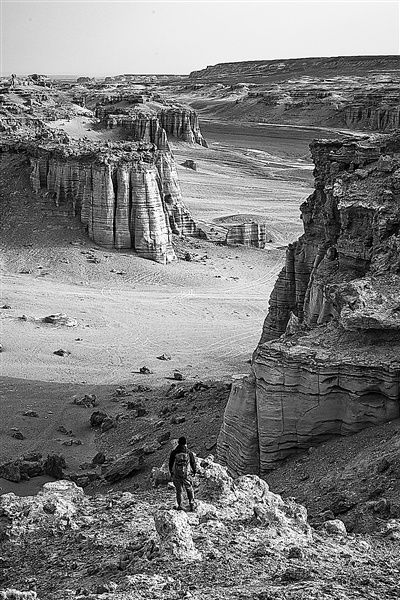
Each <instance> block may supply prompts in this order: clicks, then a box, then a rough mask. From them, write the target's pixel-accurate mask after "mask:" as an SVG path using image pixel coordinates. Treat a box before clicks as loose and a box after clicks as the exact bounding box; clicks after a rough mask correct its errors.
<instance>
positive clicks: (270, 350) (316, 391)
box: [218, 134, 400, 475]
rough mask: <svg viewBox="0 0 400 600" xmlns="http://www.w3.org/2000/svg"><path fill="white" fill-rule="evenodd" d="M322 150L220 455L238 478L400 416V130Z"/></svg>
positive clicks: (319, 146) (229, 414)
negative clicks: (300, 224) (300, 232)
mask: <svg viewBox="0 0 400 600" xmlns="http://www.w3.org/2000/svg"><path fill="white" fill-rule="evenodd" d="M311 150H312V154H313V158H314V162H315V171H314V175H315V191H314V193H313V194H312V195H311V196H310V197H309V198H308V199H307V201H306V202H305V203H304V204H303V205H302V207H301V211H302V219H303V223H304V235H303V236H302V237H301V238H299V239H298V240H297V241H296V242H295V243H294V244H291V245H290V246H289V248H288V250H287V255H286V265H285V267H284V268H283V270H282V272H281V273H280V275H279V277H278V280H277V282H276V284H275V288H274V290H273V292H272V294H271V298H270V307H269V313H268V316H267V318H266V320H265V323H264V329H263V333H262V337H261V340H260V343H259V345H258V347H257V349H256V351H255V353H254V356H253V362H252V375H251V376H250V377H249V378H246V379H245V380H243V381H240V382H237V383H236V384H234V386H233V389H232V393H231V396H230V399H229V401H228V404H227V407H226V411H225V415H224V421H223V426H222V429H221V433H220V437H219V441H218V458H219V460H221V462H223V464H226V465H228V467H229V471H230V472H231V473H233V474H236V475H237V474H241V473H248V472H252V473H261V474H262V475H263V474H266V473H267V472H268V471H269V470H270V469H271V468H273V467H274V465H276V463H277V461H279V460H281V459H283V458H285V457H286V456H288V455H290V454H293V453H294V452H297V451H299V450H304V449H305V448H308V447H309V446H311V445H313V444H315V443H316V442H319V441H322V440H325V439H327V438H328V437H329V436H332V435H334V434H344V435H345V434H349V433H353V432H356V431H359V430H361V429H362V428H364V427H367V426H369V425H373V424H376V423H380V422H383V421H388V420H391V419H393V418H396V417H398V416H399V407H400V403H399V399H400V390H399V380H400V212H399V205H400V135H399V134H393V135H390V136H389V135H388V136H374V137H371V138H364V139H361V140H354V139H351V140H350V139H347V140H344V141H337V140H331V141H323V140H322V141H316V142H314V143H313V144H312V145H311Z"/></svg>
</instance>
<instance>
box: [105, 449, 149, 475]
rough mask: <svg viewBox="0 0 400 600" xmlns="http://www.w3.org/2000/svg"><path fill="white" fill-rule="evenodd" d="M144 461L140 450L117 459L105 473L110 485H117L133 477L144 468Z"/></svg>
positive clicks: (132, 451)
mask: <svg viewBox="0 0 400 600" xmlns="http://www.w3.org/2000/svg"><path fill="white" fill-rule="evenodd" d="M143 464H144V459H143V455H142V454H141V453H140V450H139V449H135V450H131V451H130V452H126V453H125V454H123V455H122V456H120V457H119V458H117V459H116V460H115V461H114V462H113V464H112V465H111V466H110V467H108V468H107V469H106V470H105V472H104V477H105V479H106V480H107V481H108V482H109V483H115V482H116V481H120V480H121V479H124V478H125V477H129V476H130V475H133V474H134V473H136V472H137V471H140V470H141V468H142V467H143Z"/></svg>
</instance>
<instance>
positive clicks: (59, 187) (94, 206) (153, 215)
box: [2, 139, 196, 263]
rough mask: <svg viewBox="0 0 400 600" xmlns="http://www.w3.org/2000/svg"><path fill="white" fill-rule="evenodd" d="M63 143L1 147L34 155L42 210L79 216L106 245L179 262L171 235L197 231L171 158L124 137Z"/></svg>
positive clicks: (35, 182) (34, 174) (6, 144)
mask: <svg viewBox="0 0 400 600" xmlns="http://www.w3.org/2000/svg"><path fill="white" fill-rule="evenodd" d="M65 142H66V143H62V144H60V143H59V142H57V141H54V140H53V141H48V142H46V141H42V142H31V143H29V142H27V143H16V142H15V141H14V142H13V141H11V140H8V142H7V141H5V142H3V145H2V150H3V152H21V153H25V154H26V155H27V156H29V158H30V162H31V166H32V174H31V181H32V186H33V188H34V190H35V191H36V192H40V193H41V195H42V198H43V208H44V210H45V212H50V213H56V214H58V215H64V216H67V217H69V216H76V215H78V216H80V219H81V221H82V223H84V224H85V225H86V226H87V229H88V234H89V237H90V238H91V239H93V240H94V241H95V242H96V243H98V244H99V245H101V246H105V247H115V248H134V249H135V251H136V252H137V253H138V254H139V255H140V256H143V257H144V258H148V259H151V260H155V261H157V262H163V263H168V262H170V261H171V260H174V259H175V252H174V250H173V247H172V233H174V234H176V235H186V234H193V233H194V232H195V231H196V225H195V223H194V221H193V219H192V217H191V215H190V213H189V212H188V210H187V208H186V207H185V205H184V203H183V201H182V196H181V192H180V187H179V182H178V176H177V172H176V166H175V162H174V160H173V158H172V155H171V154H170V153H168V152H163V151H159V150H156V149H155V148H154V146H149V145H147V146H146V145H140V144H133V143H130V144H129V143H126V142H125V143H124V142H121V143H117V144H114V145H112V144H108V145H100V144H90V143H85V142H71V141H69V140H68V139H67V140H65Z"/></svg>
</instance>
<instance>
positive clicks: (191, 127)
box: [95, 103, 207, 149]
mask: <svg viewBox="0 0 400 600" xmlns="http://www.w3.org/2000/svg"><path fill="white" fill-rule="evenodd" d="M153 104H154V103H153ZM95 114H96V117H98V118H99V119H100V120H101V121H102V124H103V125H104V126H105V127H107V128H108V129H113V128H115V127H120V128H122V129H123V130H124V133H125V134H126V135H127V136H128V137H129V138H130V139H132V140H135V141H146V142H151V143H153V144H156V146H157V147H158V148H160V149H167V148H168V137H174V138H176V139H178V140H182V141H184V142H189V143H191V144H199V145H200V146H205V147H207V142H206V141H205V139H204V138H203V136H202V134H201V131H200V126H199V120H198V117H197V114H196V112H195V111H194V110H191V109H189V108H184V107H176V106H172V107H159V106H158V105H157V107H153V106H152V105H149V104H146V105H145V107H143V105H142V104H140V105H138V106H130V107H129V108H126V107H124V108H122V107H120V106H119V105H118V104H113V103H111V104H106V105H104V104H101V105H99V106H97V107H96V109H95Z"/></svg>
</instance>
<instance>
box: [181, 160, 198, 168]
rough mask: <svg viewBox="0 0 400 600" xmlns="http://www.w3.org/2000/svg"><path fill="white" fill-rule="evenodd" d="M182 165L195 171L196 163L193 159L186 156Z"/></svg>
mask: <svg viewBox="0 0 400 600" xmlns="http://www.w3.org/2000/svg"><path fill="white" fill-rule="evenodd" d="M182 167H186V168H187V169H192V171H197V164H196V162H195V161H194V160H192V159H190V158H187V159H186V160H185V162H183V163H182Z"/></svg>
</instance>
